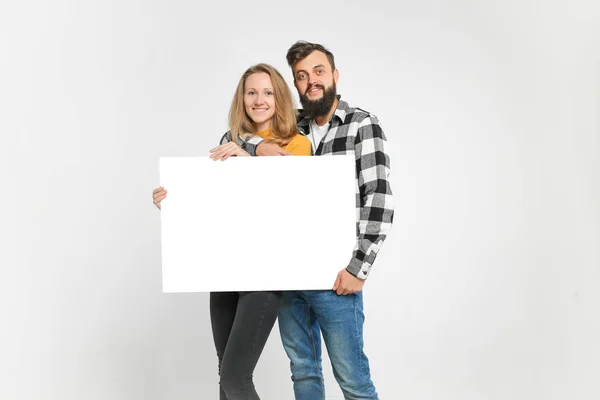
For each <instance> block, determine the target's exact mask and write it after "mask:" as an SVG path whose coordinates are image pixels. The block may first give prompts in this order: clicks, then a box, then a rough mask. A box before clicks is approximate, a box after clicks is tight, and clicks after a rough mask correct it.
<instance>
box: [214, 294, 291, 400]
mask: <svg viewBox="0 0 600 400" xmlns="http://www.w3.org/2000/svg"><path fill="white" fill-rule="evenodd" d="M281 297H282V293H281V292H213V293H211V294H210V318H211V323H212V330H213V338H214V341H215V348H216V349H217V357H218V359H219V375H220V399H221V400H260V398H259V397H258V394H257V393H256V390H255V388H254V382H253V380H252V375H253V373H254V368H255V367H256V363H257V362H258V359H259V357H260V354H261V353H262V351H263V348H264V347H265V343H266V342H267V339H268V338H269V334H270V333H271V329H272V328H273V325H274V324H275V320H276V319H277V313H278V311H279V306H280V305H281Z"/></svg>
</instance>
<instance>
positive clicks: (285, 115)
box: [229, 63, 298, 146]
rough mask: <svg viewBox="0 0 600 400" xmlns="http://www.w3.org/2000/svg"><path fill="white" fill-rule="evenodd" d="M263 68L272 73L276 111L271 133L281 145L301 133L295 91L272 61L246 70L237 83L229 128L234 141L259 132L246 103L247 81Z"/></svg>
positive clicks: (264, 70)
mask: <svg viewBox="0 0 600 400" xmlns="http://www.w3.org/2000/svg"><path fill="white" fill-rule="evenodd" d="M259 72H264V73H266V74H268V75H269V76H270V77H271V83H272V84H273V93H274V96H275V115H273V119H272V121H271V133H272V135H273V138H272V139H270V140H269V141H270V142H273V143H276V144H278V145H280V146H282V145H286V144H287V143H289V141H290V140H291V139H292V138H293V137H294V136H295V135H296V134H297V133H298V129H297V128H296V113H295V111H294V100H293V98H292V92H291V91H290V88H289V87H288V85H287V83H286V82H285V79H283V77H282V76H281V74H280V73H279V71H277V70H276V69H275V68H274V67H272V66H270V65H269V64H264V63H261V64H256V65H253V66H251V67H250V68H248V69H247V70H246V72H244V74H243V75H242V77H241V78H240V82H239V83H238V85H237V89H236V90H235V94H234V95H233V100H232V102H231V107H230V108H229V129H230V135H231V141H232V142H234V143H238V138H240V137H241V138H242V139H245V138H246V137H247V136H250V135H254V134H256V127H255V126H254V123H253V122H252V119H250V117H249V116H248V114H246V109H245V107H244V85H245V83H246V79H247V78H248V77H249V76H250V75H252V74H256V73H259Z"/></svg>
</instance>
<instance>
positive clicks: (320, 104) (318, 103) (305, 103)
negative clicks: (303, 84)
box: [300, 82, 337, 118]
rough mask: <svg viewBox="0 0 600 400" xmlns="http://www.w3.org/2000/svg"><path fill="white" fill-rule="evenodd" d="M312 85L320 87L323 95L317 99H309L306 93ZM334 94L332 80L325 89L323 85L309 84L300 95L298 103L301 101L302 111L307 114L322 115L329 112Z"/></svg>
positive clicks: (334, 88) (334, 89) (333, 100)
mask: <svg viewBox="0 0 600 400" xmlns="http://www.w3.org/2000/svg"><path fill="white" fill-rule="evenodd" d="M313 87H318V88H321V90H322V91H323V97H321V98H320V99H318V100H310V99H309V98H308V96H307V93H308V91H309V90H311V89H312V88H313ZM336 95H337V91H336V87H335V82H333V83H332V84H331V86H330V87H328V88H327V89H325V87H324V86H323V85H320V84H315V85H309V86H308V87H307V88H306V91H305V92H304V94H301V95H300V103H302V107H303V111H304V113H306V114H307V115H308V116H310V117H313V118H314V117H322V116H324V115H327V114H329V111H331V107H332V106H333V103H334V102H335V96H336Z"/></svg>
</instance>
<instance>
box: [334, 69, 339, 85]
mask: <svg viewBox="0 0 600 400" xmlns="http://www.w3.org/2000/svg"><path fill="white" fill-rule="evenodd" d="M339 79H340V71H338V70H337V68H336V69H335V71H333V81H334V82H335V84H336V85H337V83H338V80H339Z"/></svg>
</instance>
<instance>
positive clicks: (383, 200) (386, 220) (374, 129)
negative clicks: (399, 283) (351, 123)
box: [346, 115, 394, 279]
mask: <svg viewBox="0 0 600 400" xmlns="http://www.w3.org/2000/svg"><path fill="white" fill-rule="evenodd" d="M354 154H355V157H356V172H357V178H358V190H359V193H358V199H357V205H360V209H359V220H358V227H357V228H358V229H357V233H358V236H357V240H356V245H355V246H354V251H353V253H352V258H351V259H350V263H349V264H348V266H347V267H346V270H347V271H348V272H350V273H351V274H352V275H354V276H356V277H357V278H360V279H366V278H367V276H368V275H369V272H370V270H371V266H372V265H373V262H374V261H375V257H376V256H377V252H378V251H379V249H380V248H381V245H382V243H383V241H384V240H385V238H386V237H387V235H388V233H389V232H390V230H391V227H392V222H393V219H394V203H393V197H392V188H391V186H390V182H389V174H390V158H389V155H388V152H387V139H386V137H385V135H384V133H383V129H381V126H380V125H379V122H378V120H377V118H376V117H375V116H373V115H370V116H369V117H368V118H365V120H364V121H362V122H361V123H360V125H359V128H358V132H357V135H356V138H355V141H354Z"/></svg>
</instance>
